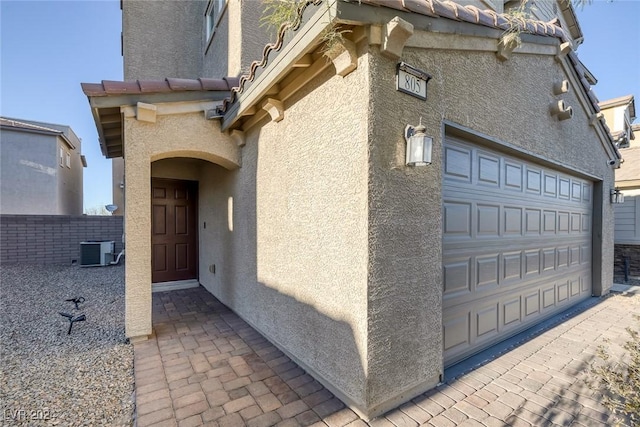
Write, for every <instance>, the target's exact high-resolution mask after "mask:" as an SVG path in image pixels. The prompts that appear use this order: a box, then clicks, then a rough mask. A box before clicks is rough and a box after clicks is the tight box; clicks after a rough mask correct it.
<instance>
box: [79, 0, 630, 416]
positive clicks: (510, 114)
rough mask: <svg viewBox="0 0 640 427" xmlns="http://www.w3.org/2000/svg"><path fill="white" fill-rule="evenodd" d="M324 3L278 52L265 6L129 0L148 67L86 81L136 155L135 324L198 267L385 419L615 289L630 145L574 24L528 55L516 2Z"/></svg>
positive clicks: (534, 32) (205, 279) (271, 334)
mask: <svg viewBox="0 0 640 427" xmlns="http://www.w3.org/2000/svg"><path fill="white" fill-rule="evenodd" d="M312 3H314V2H308V3H307V4H306V5H305V6H304V7H302V8H300V10H299V11H298V13H297V15H296V17H297V20H296V22H294V23H293V24H292V25H290V29H289V31H286V32H281V33H280V34H279V36H278V37H277V40H276V42H274V43H273V44H269V45H267V46H266V47H265V46H264V40H265V37H264V35H263V31H264V29H263V28H260V27H258V26H257V25H256V22H257V20H258V16H259V15H260V11H259V10H257V8H258V6H257V5H258V3H256V2H241V1H238V0H229V1H228V2H225V1H224V0H214V1H210V2H206V1H205V2H188V3H186V2H170V1H168V2H136V1H126V0H125V1H124V2H123V41H124V64H125V78H126V79H127V80H128V81H126V82H114V81H103V82H102V83H94V84H89V83H85V84H83V90H84V92H85V94H86V95H87V96H88V98H89V102H90V105H91V109H92V111H93V114H94V118H95V121H96V125H97V128H98V132H99V134H100V142H101V145H102V149H103V152H104V154H105V155H106V156H107V157H109V158H118V157H124V159H126V164H125V166H126V167H125V168H124V179H123V180H122V182H123V183H124V190H125V191H124V215H125V223H126V228H125V233H126V246H127V270H126V273H125V274H126V300H127V308H126V333H127V335H128V336H129V337H131V338H132V339H142V338H144V337H146V336H148V335H149V334H151V333H152V322H151V320H152V319H151V315H152V314H151V313H152V312H151V292H152V283H153V284H154V285H153V286H154V287H155V286H162V287H163V288H164V289H166V288H170V287H171V286H178V287H179V286H183V285H184V284H185V283H190V282H189V281H194V282H195V283H196V284H197V283H198V282H199V283H200V284H201V285H202V286H204V287H205V288H206V289H208V290H209V291H210V292H212V293H213V294H214V295H215V296H216V297H217V298H219V299H220V300H221V301H222V302H223V303H225V304H226V305H228V306H229V307H230V308H231V309H233V310H234V311H235V312H237V313H238V314H239V315H240V316H241V317H242V318H243V319H245V320H246V321H247V322H248V323H249V324H251V325H252V326H253V327H255V328H256V329H257V330H259V331H261V332H262V333H263V334H264V335H265V336H266V337H267V338H269V339H270V340H271V341H272V342H274V343H275V344H276V345H278V346H279V347H280V348H281V349H282V350H283V351H284V352H285V353H287V354H288V355H289V356H290V357H292V358H293V359H294V360H296V361H297V362H298V363H300V364H301V365H302V366H303V367H304V368H305V369H306V370H307V371H308V372H309V373H310V374H312V375H313V376H314V377H315V378H317V379H318V380H320V381H321V382H322V383H323V384H324V385H325V386H326V387H327V388H329V389H330V390H331V391H332V392H334V393H335V394H336V395H337V396H339V397H340V398H341V399H342V400H343V401H344V402H346V403H347V404H348V405H349V406H351V407H352V408H353V409H355V410H356V411H358V412H359V413H360V414H362V415H363V416H365V417H371V416H375V415H377V414H381V413H383V412H384V411H386V410H388V409H390V408H392V407H394V406H396V405H398V404H400V403H401V402H403V401H406V400H409V399H411V398H412V397H413V396H416V395H418V394H420V393H421V392H423V391H425V390H427V389H430V388H432V387H434V386H436V385H437V384H438V383H439V382H441V381H442V380H443V375H444V368H445V367H447V366H450V365H452V364H454V363H456V362H458V361H460V360H462V359H464V358H466V357H468V356H470V355H472V354H475V353H477V352H479V351H480V350H482V349H485V348H487V347H489V346H491V345H493V344H495V343H497V342H498V341H501V340H504V339H505V338H507V337H509V336H512V335H513V334H515V333H517V332H519V331H522V330H524V329H525V328H527V327H530V326H532V325H533V324H535V323H537V322H540V321H541V320H543V319H546V318H549V317H550V316H552V315H554V314H557V313H559V312H561V311H563V310H565V309H567V308H568V307H570V306H572V305H573V304H576V303H578V302H580V301H583V300H584V299H587V298H589V297H591V296H592V295H604V294H606V293H608V292H609V288H610V286H611V283H612V277H613V266H612V265H611V261H610V260H611V259H612V257H613V206H612V204H611V203H610V199H609V197H610V196H609V195H610V191H611V189H612V188H613V187H614V167H615V165H617V164H618V163H619V161H620V156H619V152H618V151H617V148H616V146H615V144H614V143H613V141H612V139H611V136H610V133H609V131H608V129H607V127H606V125H605V124H604V122H603V120H602V115H601V114H600V109H599V107H598V103H597V102H598V101H597V98H596V97H595V95H594V94H593V92H592V91H591V89H590V85H589V80H588V72H587V70H585V69H584V67H583V66H582V64H581V63H580V61H579V60H578V58H577V56H576V53H575V52H574V51H573V50H572V39H573V37H574V33H575V31H574V32H571V31H565V30H563V28H562V27H560V26H558V25H556V24H557V23H558V21H555V23H544V22H540V21H526V29H527V31H528V32H529V33H530V34H524V35H523V36H522V45H521V46H520V47H519V48H517V49H515V50H512V48H511V47H510V46H504V45H503V44H502V43H500V37H501V34H502V33H503V29H504V28H506V27H507V26H508V24H507V20H506V19H505V17H504V16H502V15H500V13H501V12H502V7H503V5H502V2H501V1H477V2H472V1H467V2H466V3H467V5H465V6H462V5H458V4H456V3H453V2H450V1H439V0H416V1H412V2H407V1H405V2H402V3H401V2H390V1H386V0H362V1H361V2H345V1H330V2H328V3H322V4H316V5H314V4H312ZM470 3H473V4H471V5H469V4H470ZM474 5H477V6H478V7H475V6H474ZM487 7H494V8H495V9H494V10H482V9H486V8H487ZM480 8H482V9H480ZM151 16H153V19H149V17H151ZM561 17H562V16H561ZM336 26H339V28H340V30H341V31H343V33H342V34H343V36H344V40H342V41H338V42H337V43H336V44H335V45H332V46H331V47H330V48H329V49H328V50H326V49H325V46H324V44H323V36H324V35H325V34H326V31H327V30H328V29H331V28H334V27H336ZM200 28H202V29H203V31H202V32H200V31H198V29H200ZM253 60H255V62H250V61H253ZM225 75H227V76H228V75H231V76H240V77H239V78H237V77H229V78H228V77H222V76H225ZM165 77H166V78H165ZM427 83H428V85H427ZM425 88H426V90H425ZM419 123H421V124H422V125H423V126H424V132H425V133H426V135H427V136H429V137H430V138H431V141H432V143H433V152H432V157H431V159H427V160H429V161H430V164H428V165H424V166H408V165H407V162H406V160H405V155H406V151H407V150H406V145H407V144H406V141H405V128H406V127H407V125H413V126H416V125H418V124H419ZM418 130H419V129H418ZM419 135H420V133H418V136H419ZM427 151H428V150H427ZM424 163H429V162H424ZM418 164H421V163H418ZM150 213H151V214H150Z"/></svg>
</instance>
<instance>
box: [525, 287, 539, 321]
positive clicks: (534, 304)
mask: <svg viewBox="0 0 640 427" xmlns="http://www.w3.org/2000/svg"><path fill="white" fill-rule="evenodd" d="M523 303H524V317H525V318H528V317H530V316H536V315H539V314H540V289H536V290H535V291H534V292H529V293H527V294H525V295H524V300H523Z"/></svg>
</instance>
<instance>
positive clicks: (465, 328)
mask: <svg viewBox="0 0 640 427" xmlns="http://www.w3.org/2000/svg"><path fill="white" fill-rule="evenodd" d="M470 316H471V313H469V312H462V313H460V314H459V315H457V316H455V315H454V316H449V318H447V319H444V320H443V322H442V326H443V329H444V351H445V354H446V353H454V354H455V353H458V352H460V351H462V350H464V349H465V348H468V347H469V345H470V344H471V321H470Z"/></svg>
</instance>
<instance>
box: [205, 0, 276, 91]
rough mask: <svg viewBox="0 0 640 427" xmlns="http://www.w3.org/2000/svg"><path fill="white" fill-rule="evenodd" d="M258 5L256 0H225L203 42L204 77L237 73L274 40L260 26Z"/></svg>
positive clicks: (269, 33) (271, 34)
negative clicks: (222, 12) (211, 31)
mask: <svg viewBox="0 0 640 427" xmlns="http://www.w3.org/2000/svg"><path fill="white" fill-rule="evenodd" d="M262 9H263V8H262V5H261V3H260V2H256V1H246V0H227V6H226V9H225V12H224V14H223V15H222V18H221V19H220V22H219V24H218V27H217V28H216V31H215V34H214V35H213V38H212V39H211V41H207V42H206V44H205V56H204V69H203V71H202V73H203V75H204V76H207V77H215V78H220V77H224V76H239V75H241V74H242V73H245V72H247V71H248V69H249V65H251V62H253V61H255V60H260V59H261V58H262V50H263V49H264V46H265V45H266V44H267V43H269V42H270V41H273V40H275V35H274V32H273V31H271V32H269V31H268V29H267V28H266V27H264V26H262V25H261V22H260V19H261V18H262Z"/></svg>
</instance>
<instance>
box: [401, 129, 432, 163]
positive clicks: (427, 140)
mask: <svg viewBox="0 0 640 427" xmlns="http://www.w3.org/2000/svg"><path fill="white" fill-rule="evenodd" d="M425 130H426V128H425V127H424V126H423V125H422V118H420V124H418V126H412V125H407V126H406V127H405V129H404V139H405V141H407V152H406V159H405V163H406V165H407V166H426V165H430V164H431V151H432V149H433V138H432V137H430V136H427V134H426V133H425Z"/></svg>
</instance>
